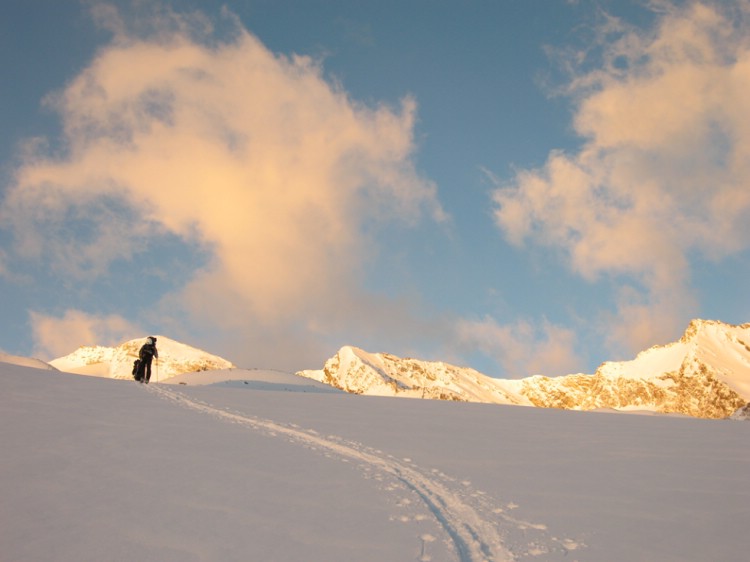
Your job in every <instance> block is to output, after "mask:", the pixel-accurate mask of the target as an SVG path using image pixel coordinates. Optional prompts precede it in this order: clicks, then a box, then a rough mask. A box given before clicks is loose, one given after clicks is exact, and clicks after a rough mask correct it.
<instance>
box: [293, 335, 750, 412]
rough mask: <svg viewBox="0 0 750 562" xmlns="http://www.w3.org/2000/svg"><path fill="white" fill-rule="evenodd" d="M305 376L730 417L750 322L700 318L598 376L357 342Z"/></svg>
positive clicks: (472, 398)
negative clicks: (477, 363)
mask: <svg viewBox="0 0 750 562" xmlns="http://www.w3.org/2000/svg"><path fill="white" fill-rule="evenodd" d="M746 342H747V343H746ZM297 374H298V375H301V376H306V377H309V378H312V379H315V380H318V381H320V382H324V383H327V384H330V385H331V386H334V387H336V388H340V389H342V390H345V391H347V392H352V393H356V394H368V395H379V396H405V397H413V398H431V399H440V400H460V401H468V402H487V403H494V404H519V405H527V406H539V407H550V408H563V409H571V410H594V409H617V410H647V411H653V412H660V413H679V414H685V415H688V416H695V417H703V418H725V417H728V416H729V415H731V414H732V413H734V412H735V411H736V410H738V409H739V408H741V407H744V406H745V405H746V404H747V403H748V401H750V324H743V325H740V326H733V325H730V324H724V323H722V322H717V321H707V320H693V321H692V322H691V323H690V325H689V326H688V328H687V330H686V331H685V334H684V335H683V336H682V338H680V340H679V341H677V342H674V343H671V344H668V345H663V346H655V347H652V348H650V349H648V350H646V351H643V352H641V353H640V354H638V356H637V357H636V358H635V359H634V360H632V361H622V362H606V363H603V364H602V365H601V366H600V367H599V368H598V369H597V371H596V373H594V374H593V375H590V374H574V375H566V376H562V377H554V378H551V377H544V376H538V375H537V376H533V377H528V378H525V379H519V380H504V379H495V378H491V377H488V376H486V375H483V374H481V373H479V372H477V371H475V370H473V369H469V368H464V367H455V366H452V365H448V364H445V363H440V362H430V361H420V360H417V359H402V358H399V357H396V356H394V355H389V354H385V353H367V352H365V351H363V350H361V349H357V348H354V347H349V346H347V347H343V348H341V349H340V350H339V352H338V353H337V354H336V355H335V356H333V357H332V358H331V359H329V360H328V361H326V363H325V366H324V367H323V369H322V370H314V371H300V372H299V373H297Z"/></svg>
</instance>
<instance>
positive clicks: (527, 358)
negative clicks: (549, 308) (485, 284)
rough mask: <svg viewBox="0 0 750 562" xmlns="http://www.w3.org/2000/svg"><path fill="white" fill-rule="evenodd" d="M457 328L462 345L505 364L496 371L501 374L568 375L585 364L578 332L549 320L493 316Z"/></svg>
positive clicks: (505, 376)
mask: <svg viewBox="0 0 750 562" xmlns="http://www.w3.org/2000/svg"><path fill="white" fill-rule="evenodd" d="M456 332H457V337H458V339H459V342H460V343H461V344H462V345H466V346H467V347H469V348H471V349H472V350H479V351H481V352H483V353H485V354H487V355H488V356H489V357H491V358H492V359H494V360H495V361H496V362H497V364H498V365H500V366H501V367H502V369H503V372H502V373H495V375H496V376H499V377H501V378H522V377H525V376H531V375H540V374H541V375H545V376H556V375H567V374H569V373H572V372H574V371H575V369H576V368H577V367H578V365H580V364H581V359H580V358H579V357H578V356H577V355H576V353H575V352H574V351H573V350H574V347H575V344H576V336H575V333H574V332H573V331H572V330H570V329H568V328H563V327H561V326H555V325H553V324H551V323H549V322H546V321H545V322H543V323H542V325H541V326H540V327H536V326H535V325H533V324H532V323H530V322H528V321H525V320H520V321H517V322H515V323H513V324H504V325H502V324H499V323H497V322H496V321H495V320H494V319H492V318H490V317H487V318H484V319H483V320H462V321H461V322H459V324H458V326H457V330H456Z"/></svg>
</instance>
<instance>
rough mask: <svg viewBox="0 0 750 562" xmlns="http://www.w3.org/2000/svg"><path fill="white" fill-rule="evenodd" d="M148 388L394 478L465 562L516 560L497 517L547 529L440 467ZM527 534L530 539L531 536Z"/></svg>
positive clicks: (550, 545)
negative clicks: (495, 504)
mask: <svg viewBox="0 0 750 562" xmlns="http://www.w3.org/2000/svg"><path fill="white" fill-rule="evenodd" d="M147 388H148V389H149V391H151V392H153V393H155V394H157V395H159V396H160V397H162V398H165V399H168V400H172V401H174V402H177V403H178V404H180V405H182V406H184V407H187V408H191V409H193V410H197V411H199V412H202V413H204V414H209V415H212V416H215V417H218V418H220V419H224V420H227V421H230V422H232V423H238V424H241V425H244V426H248V427H251V428H253V429H257V430H262V431H265V432H266V433H268V434H270V435H271V436H276V435H284V436H286V437H288V438H291V439H292V440H293V441H295V442H298V443H301V444H303V445H306V446H310V447H313V448H321V449H323V450H327V451H329V452H331V453H333V454H335V455H337V456H339V457H341V458H344V459H352V460H355V461H357V462H360V463H364V464H365V465H368V466H370V467H373V468H375V469H378V470H380V471H382V472H384V473H386V474H388V475H390V476H392V477H394V478H395V479H396V480H397V481H399V482H401V483H402V484H403V485H404V486H406V487H407V488H408V489H410V490H412V491H413V492H414V493H415V494H417V496H418V497H419V498H420V499H421V500H422V501H423V502H424V504H425V505H426V507H427V508H428V509H429V511H430V512H431V513H432V514H433V515H434V517H435V518H436V519H437V521H438V522H439V523H440V525H441V526H442V528H443V529H444V530H445V531H446V532H447V534H448V535H449V536H450V538H451V541H452V542H453V545H454V547H455V549H456V552H457V554H458V558H459V561H460V562H503V561H513V560H516V557H515V556H514V553H513V552H512V551H511V550H509V549H508V548H507V547H506V545H505V544H504V542H503V540H502V539H501V538H500V533H499V531H498V529H497V528H496V526H495V525H494V524H493V522H492V520H493V519H494V520H501V521H503V522H505V523H506V524H510V525H511V526H512V527H513V528H514V529H515V530H520V531H522V532H523V534H524V536H525V535H526V533H527V531H528V530H532V531H542V532H543V531H545V530H546V526H545V525H541V524H535V523H530V522H528V521H521V520H518V519H515V518H513V517H510V516H509V515H508V514H507V513H506V512H505V509H499V508H494V509H493V508H492V506H491V505H490V504H489V502H488V498H487V497H486V496H485V495H484V494H483V493H482V492H476V493H473V494H471V495H470V497H471V498H472V501H473V503H474V504H475V507H477V508H479V509H481V510H482V511H483V512H486V513H488V514H491V515H488V516H482V515H480V513H478V512H477V509H475V507H472V505H470V504H469V503H467V501H465V500H464V499H462V497H461V496H462V495H463V494H464V493H465V492H467V490H468V487H469V485H470V482H465V481H464V482H461V483H460V486H461V487H462V488H463V490H461V492H460V493H457V492H455V491H453V490H451V489H450V488H448V487H447V486H446V485H444V484H443V483H442V482H440V481H438V480H436V476H440V477H442V478H443V479H445V480H451V479H450V478H449V477H447V476H446V475H444V474H442V473H440V472H439V471H437V470H433V471H432V476H428V475H427V474H426V473H425V472H424V471H422V470H420V469H419V468H418V467H416V466H414V465H410V466H408V465H407V464H404V463H402V462H399V461H398V460H397V459H395V458H394V457H392V456H390V455H387V454H385V453H382V452H381V451H375V450H372V449H369V448H367V447H365V446H364V445H361V444H359V443H353V442H349V443H347V442H346V441H344V440H343V439H342V438H340V437H336V436H328V437H323V436H321V435H320V434H319V433H317V432H315V431H314V430H309V431H305V430H303V429H301V428H299V427H298V426H287V425H282V424H280V423H277V422H274V421H271V420H267V419H260V418H255V417H248V416H246V415H242V414H237V413H233V412H230V411H227V410H223V409H220V408H215V407H213V406H212V405H210V404H206V403H204V402H201V401H198V400H194V399H192V398H188V397H187V396H185V395H184V394H182V393H180V392H177V391H173V390H167V389H166V388H164V387H163V386H160V385H150V386H148V387H147ZM404 461H405V462H411V460H410V459H404ZM515 507H518V506H516V505H515V504H512V503H511V504H508V505H507V508H508V509H514V508H515ZM525 538H526V539H529V538H530V537H525ZM421 539H422V541H423V545H422V554H423V556H422V557H421V559H422V560H429V558H428V557H425V556H424V549H425V544H424V542H430V541H431V540H433V537H429V536H422V537H421ZM545 543H546V544H545ZM581 546H584V545H581V544H578V543H576V542H575V541H572V540H569V539H558V538H549V537H547V538H546V540H543V543H542V544H540V543H539V542H534V541H532V542H530V543H527V544H526V545H525V547H523V549H522V550H523V551H524V552H522V553H518V554H521V555H528V556H538V555H543V554H550V553H551V552H552V551H553V550H557V551H558V552H559V551H562V552H563V553H564V554H567V553H568V551H570V550H576V549H577V548H580V547H581ZM514 550H515V549H514Z"/></svg>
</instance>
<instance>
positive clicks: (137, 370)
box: [133, 359, 141, 381]
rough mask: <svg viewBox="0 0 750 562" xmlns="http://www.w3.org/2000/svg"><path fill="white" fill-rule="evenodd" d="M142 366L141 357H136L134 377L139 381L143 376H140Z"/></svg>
mask: <svg viewBox="0 0 750 562" xmlns="http://www.w3.org/2000/svg"><path fill="white" fill-rule="evenodd" d="M140 367H141V360H140V359H136V360H135V361H133V378H135V380H137V381H139V380H141V378H140V370H141V369H140Z"/></svg>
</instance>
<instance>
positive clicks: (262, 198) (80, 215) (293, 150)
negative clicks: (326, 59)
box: [1, 5, 445, 339]
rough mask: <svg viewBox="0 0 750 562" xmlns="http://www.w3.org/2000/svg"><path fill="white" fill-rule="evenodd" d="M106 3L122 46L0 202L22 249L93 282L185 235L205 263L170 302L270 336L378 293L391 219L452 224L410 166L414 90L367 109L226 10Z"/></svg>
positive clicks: (93, 66)
mask: <svg viewBox="0 0 750 562" xmlns="http://www.w3.org/2000/svg"><path fill="white" fill-rule="evenodd" d="M95 15H96V17H97V18H98V20H99V21H101V22H103V25H105V26H106V27H107V28H108V29H110V30H111V31H112V32H113V33H114V38H113V40H112V42H111V43H110V44H109V45H107V46H105V47H104V48H102V49H101V50H100V51H99V52H98V54H97V56H96V58H95V59H94V60H93V61H92V62H91V63H90V64H89V65H88V67H86V68H85V69H84V70H83V71H82V72H80V74H78V75H77V76H76V77H75V78H73V79H72V80H71V81H70V82H69V83H68V85H67V86H66V87H65V88H64V90H62V91H61V92H58V93H57V94H56V95H54V96H51V97H50V98H49V99H48V104H49V105H50V106H51V107H53V108H54V109H55V110H56V111H57V112H58V113H59V115H60V117H61V120H62V124H63V129H64V136H63V142H62V145H63V146H62V148H61V149H58V150H57V151H52V150H49V149H47V150H39V149H38V148H37V150H32V151H30V152H29V153H28V154H27V155H26V159H25V162H24V165H23V166H21V167H20V168H19V169H18V170H17V171H16V176H15V178H16V181H15V184H14V185H13V186H12V187H11V189H10V190H9V193H8V195H7V197H6V199H5V201H4V204H3V208H2V211H1V213H2V218H3V220H4V221H6V224H7V225H8V226H9V227H10V228H12V230H13V233H14V235H15V237H16V245H15V251H16V253H17V254H18V255H20V256H23V257H26V258H34V259H45V260H48V261H49V263H50V264H51V266H52V267H53V268H54V269H55V270H56V271H58V272H59V273H61V274H62V275H65V276H68V277H74V278H79V279H89V278H91V277H96V276H102V275H106V274H107V273H108V271H109V269H110V267H111V265H112V263H113V262H115V261H117V260H132V259H134V258H136V257H137V256H138V254H139V253H140V252H142V251H143V250H144V248H146V247H148V246H149V245H150V241H153V239H155V238H158V237H160V236H166V235H170V236H175V235H176V236H178V237H179V238H181V239H182V240H183V241H184V242H185V243H186V244H188V245H192V246H194V247H195V248H196V250H197V251H201V252H206V253H207V254H208V256H209V258H208V259H207V260H206V265H205V267H203V268H201V269H199V270H196V271H195V272H194V274H193V275H192V277H191V278H190V279H187V280H186V282H185V284H184V287H183V289H182V290H181V291H180V292H179V293H178V294H175V295H169V296H167V297H165V303H168V306H167V305H166V304H165V309H167V308H171V309H172V311H174V310H177V311H181V312H185V313H187V315H188V316H189V317H190V319H191V321H193V322H195V323H196V324H199V325H201V326H204V325H206V323H208V324H211V325H215V326H224V325H226V326H231V327H232V328H233V329H236V328H237V327H239V329H242V330H245V332H246V333H247V335H248V337H257V336H259V334H263V333H264V332H267V333H277V332H278V331H279V330H280V329H281V328H283V327H284V326H296V327H297V328H299V326H301V325H304V324H305V323H306V322H308V321H312V320H315V321H317V322H319V323H320V322H324V321H325V318H326V314H327V311H328V310H330V309H331V308H332V307H336V305H337V302H339V301H341V300H342V298H341V297H342V295H345V296H346V299H349V300H357V298H358V297H360V296H361V297H362V300H366V295H360V294H359V293H360V291H359V289H358V288H357V287H358V285H359V280H360V276H361V275H362V272H363V267H364V265H365V264H366V263H367V262H368V260H369V259H370V257H371V256H372V255H373V252H374V250H375V246H374V241H373V240H374V239H373V235H372V234H371V233H372V232H375V231H377V228H379V227H380V226H383V225H387V224H390V223H392V222H393V221H396V222H399V223H401V224H403V225H414V224H417V222H418V221H420V220H422V218H423V217H425V216H427V217H429V218H431V219H434V220H436V221H438V222H439V221H442V220H443V219H445V215H444V213H443V211H442V209H441V207H440V204H439V202H438V200H437V195H436V187H435V185H434V184H433V183H432V182H430V181H429V180H426V179H424V178H422V177H421V176H420V175H419V174H418V173H417V172H416V171H415V168H414V166H413V163H412V160H411V157H412V154H413V152H414V150H415V144H414V139H413V128H414V121H415V114H416V103H415V101H414V100H413V99H411V98H409V97H406V98H404V99H403V100H402V102H401V105H400V107H397V108H392V107H386V106H376V107H370V106H365V105H363V104H361V103H358V102H356V101H355V100H353V99H351V98H350V97H349V96H348V94H347V93H346V92H345V91H344V90H343V89H342V88H341V87H340V86H339V85H337V84H335V83H331V82H330V81H328V80H326V78H325V76H324V74H323V70H322V67H321V65H320V63H319V62H318V61H316V60H313V59H311V58H309V57H305V56H297V55H294V56H282V55H277V54H274V53H272V52H270V51H269V50H268V49H267V48H266V47H265V46H264V45H262V44H261V42H260V41H259V40H258V39H257V38H256V37H254V36H253V35H252V34H250V33H249V32H248V31H247V30H245V29H244V28H243V27H242V26H241V25H240V24H239V23H238V21H237V20H236V18H234V17H233V16H231V14H225V15H226V17H227V20H226V21H225V22H224V23H225V24H226V25H228V26H229V28H230V31H229V32H228V33H227V34H226V37H228V39H223V40H219V39H217V37H216V36H215V34H212V33H211V25H210V23H209V22H207V19H206V18H205V17H201V16H200V15H199V14H198V15H195V14H193V15H191V16H190V17H187V16H180V15H177V14H174V13H172V12H170V11H168V10H162V11H160V12H159V13H158V17H155V18H153V19H152V20H150V21H149V23H148V25H146V26H145V27H144V25H142V20H138V21H139V22H140V24H139V25H133V24H128V22H125V21H124V20H125V18H124V17H123V16H122V15H121V14H120V13H119V12H118V11H117V10H114V9H113V8H112V7H110V6H107V5H97V6H96V7H95ZM135 29H137V30H138V31H137V32H136V31H134V30H135ZM346 299H344V300H346ZM174 306H176V307H177V308H176V309H174V308H172V307H174ZM332 316H333V315H332ZM357 322H359V320H357V319H353V318H351V317H349V318H346V319H345V320H344V321H343V325H341V324H339V325H338V326H327V327H326V329H327V330H329V331H330V330H334V329H342V328H343V327H344V326H352V325H356V323H357ZM311 334H312V333H311V332H309V334H308V335H309V337H318V335H314V334H312V335H311ZM261 339H262V338H261Z"/></svg>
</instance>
